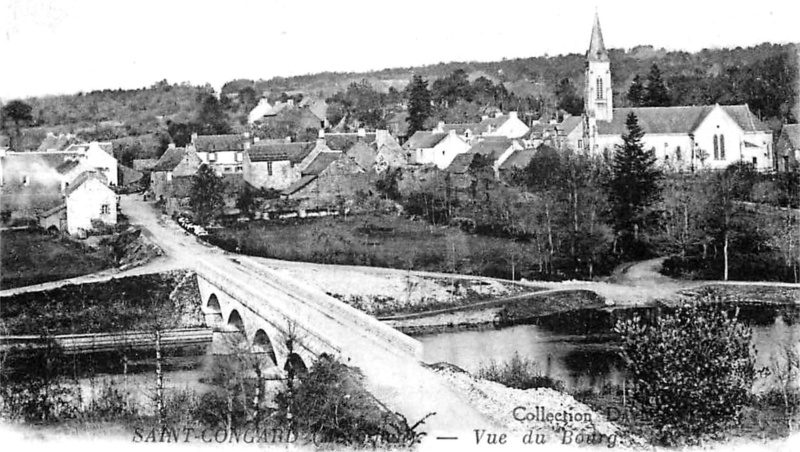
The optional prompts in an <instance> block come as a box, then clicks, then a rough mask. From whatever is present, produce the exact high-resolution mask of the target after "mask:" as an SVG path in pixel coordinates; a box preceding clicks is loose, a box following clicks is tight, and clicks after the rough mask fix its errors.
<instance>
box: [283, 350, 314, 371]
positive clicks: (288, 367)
mask: <svg viewBox="0 0 800 452" xmlns="http://www.w3.org/2000/svg"><path fill="white" fill-rule="evenodd" d="M283 370H285V371H287V372H293V373H294V374H295V375H302V374H304V373H306V371H307V370H308V366H306V363H305V362H304V361H303V358H301V357H300V355H298V354H297V353H294V352H292V353H289V357H288V358H286V364H284V366H283Z"/></svg>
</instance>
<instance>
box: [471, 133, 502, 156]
mask: <svg viewBox="0 0 800 452" xmlns="http://www.w3.org/2000/svg"><path fill="white" fill-rule="evenodd" d="M497 138H499V139H494V140H482V141H480V142H478V143H475V145H473V146H472V147H471V148H470V149H469V152H470V153H475V154H481V155H484V156H487V157H489V158H491V159H492V160H497V159H499V158H500V156H501V155H503V153H504V152H506V151H507V150H508V148H509V147H511V145H512V144H513V142H512V141H511V140H509V139H508V138H504V137H497Z"/></svg>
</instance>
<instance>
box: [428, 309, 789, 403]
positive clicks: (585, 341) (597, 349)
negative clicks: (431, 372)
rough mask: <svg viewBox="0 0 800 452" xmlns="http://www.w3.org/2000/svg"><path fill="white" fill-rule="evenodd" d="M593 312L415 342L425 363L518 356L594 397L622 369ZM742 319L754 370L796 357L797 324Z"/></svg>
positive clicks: (474, 365)
mask: <svg viewBox="0 0 800 452" xmlns="http://www.w3.org/2000/svg"><path fill="white" fill-rule="evenodd" d="M596 312H597V311H590V312H574V313H569V314H567V315H562V316H559V317H558V318H557V319H553V318H550V319H547V321H542V322H538V323H539V324H528V325H516V326H509V327H504V328H499V329H495V328H489V329H483V330H477V331H476V330H472V331H454V332H445V333H437V334H430V335H422V336H417V339H418V340H419V341H421V342H422V344H423V349H424V352H423V360H424V361H425V362H426V363H436V362H447V363H450V364H454V365H456V366H458V367H461V368H463V369H465V370H467V371H469V372H477V371H478V369H480V367H481V366H483V365H486V364H488V363H489V362H490V361H492V360H494V361H495V362H497V363H502V362H504V361H507V360H509V359H510V358H512V357H513V356H514V354H515V353H519V355H520V356H522V357H524V358H529V359H531V360H533V361H534V362H535V363H536V364H537V367H538V370H539V371H540V372H541V374H542V375H547V376H550V377H552V378H554V379H557V380H561V381H562V382H563V383H564V385H565V387H566V389H567V390H568V391H570V392H576V391H582V390H589V389H593V390H596V391H599V390H601V389H602V388H603V386H604V385H606V384H611V385H617V386H621V385H622V382H623V380H624V378H625V369H624V364H623V362H622V360H621V358H620V357H619V353H618V350H619V347H618V345H616V344H615V343H614V342H613V341H610V340H608V338H607V337H604V334H606V335H607V334H608V333H610V327H609V324H608V322H607V321H597V315H595V313H596ZM601 317H602V315H601ZM746 317H747V319H746V321H747V323H748V324H750V326H751V328H752V330H753V339H752V342H753V344H754V346H755V349H756V351H757V355H756V368H757V369H758V368H761V367H769V366H770V365H771V364H772V363H773V361H774V360H778V361H779V362H785V346H787V345H788V346H792V347H794V348H795V349H796V350H798V353H800V322H797V321H794V320H793V319H789V321H788V322H787V320H785V319H784V317H783V316H782V315H780V313H777V312H775V311H774V310H773V312H772V315H767V316H766V318H764V315H763V312H761V313H759V315H753V314H748V315H746ZM792 317H794V318H796V317H795V316H792ZM587 319H589V321H588V322H587ZM590 324H591V325H590ZM584 329H586V330H588V331H582V330H584ZM576 331H581V333H584V334H576ZM585 333H590V334H585ZM774 385H775V381H774V377H762V378H760V379H759V380H757V382H756V385H755V387H754V391H756V392H761V391H763V390H765V389H768V388H770V387H774Z"/></svg>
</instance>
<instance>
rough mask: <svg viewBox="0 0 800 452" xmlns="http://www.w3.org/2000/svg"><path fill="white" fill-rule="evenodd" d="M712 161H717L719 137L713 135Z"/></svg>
mask: <svg viewBox="0 0 800 452" xmlns="http://www.w3.org/2000/svg"><path fill="white" fill-rule="evenodd" d="M714 160H719V137H718V136H716V135H714Z"/></svg>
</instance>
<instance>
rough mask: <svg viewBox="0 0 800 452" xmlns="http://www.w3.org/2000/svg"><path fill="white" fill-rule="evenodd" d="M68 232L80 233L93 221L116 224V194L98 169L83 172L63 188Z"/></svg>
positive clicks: (86, 230) (89, 227) (90, 226)
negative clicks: (64, 189)
mask: <svg viewBox="0 0 800 452" xmlns="http://www.w3.org/2000/svg"><path fill="white" fill-rule="evenodd" d="M65 194H66V211H67V231H68V232H69V233H70V234H81V233H82V232H88V231H90V230H92V229H93V228H94V226H93V225H92V222H93V221H99V222H102V223H104V224H108V225H114V224H117V195H116V193H114V191H113V190H111V189H110V188H109V187H108V181H107V180H106V178H105V175H103V174H102V173H100V172H97V171H85V172H83V173H81V174H80V175H79V176H78V178H77V179H75V180H74V181H73V182H72V183H71V184H70V185H69V187H67V188H66V191H65Z"/></svg>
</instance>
